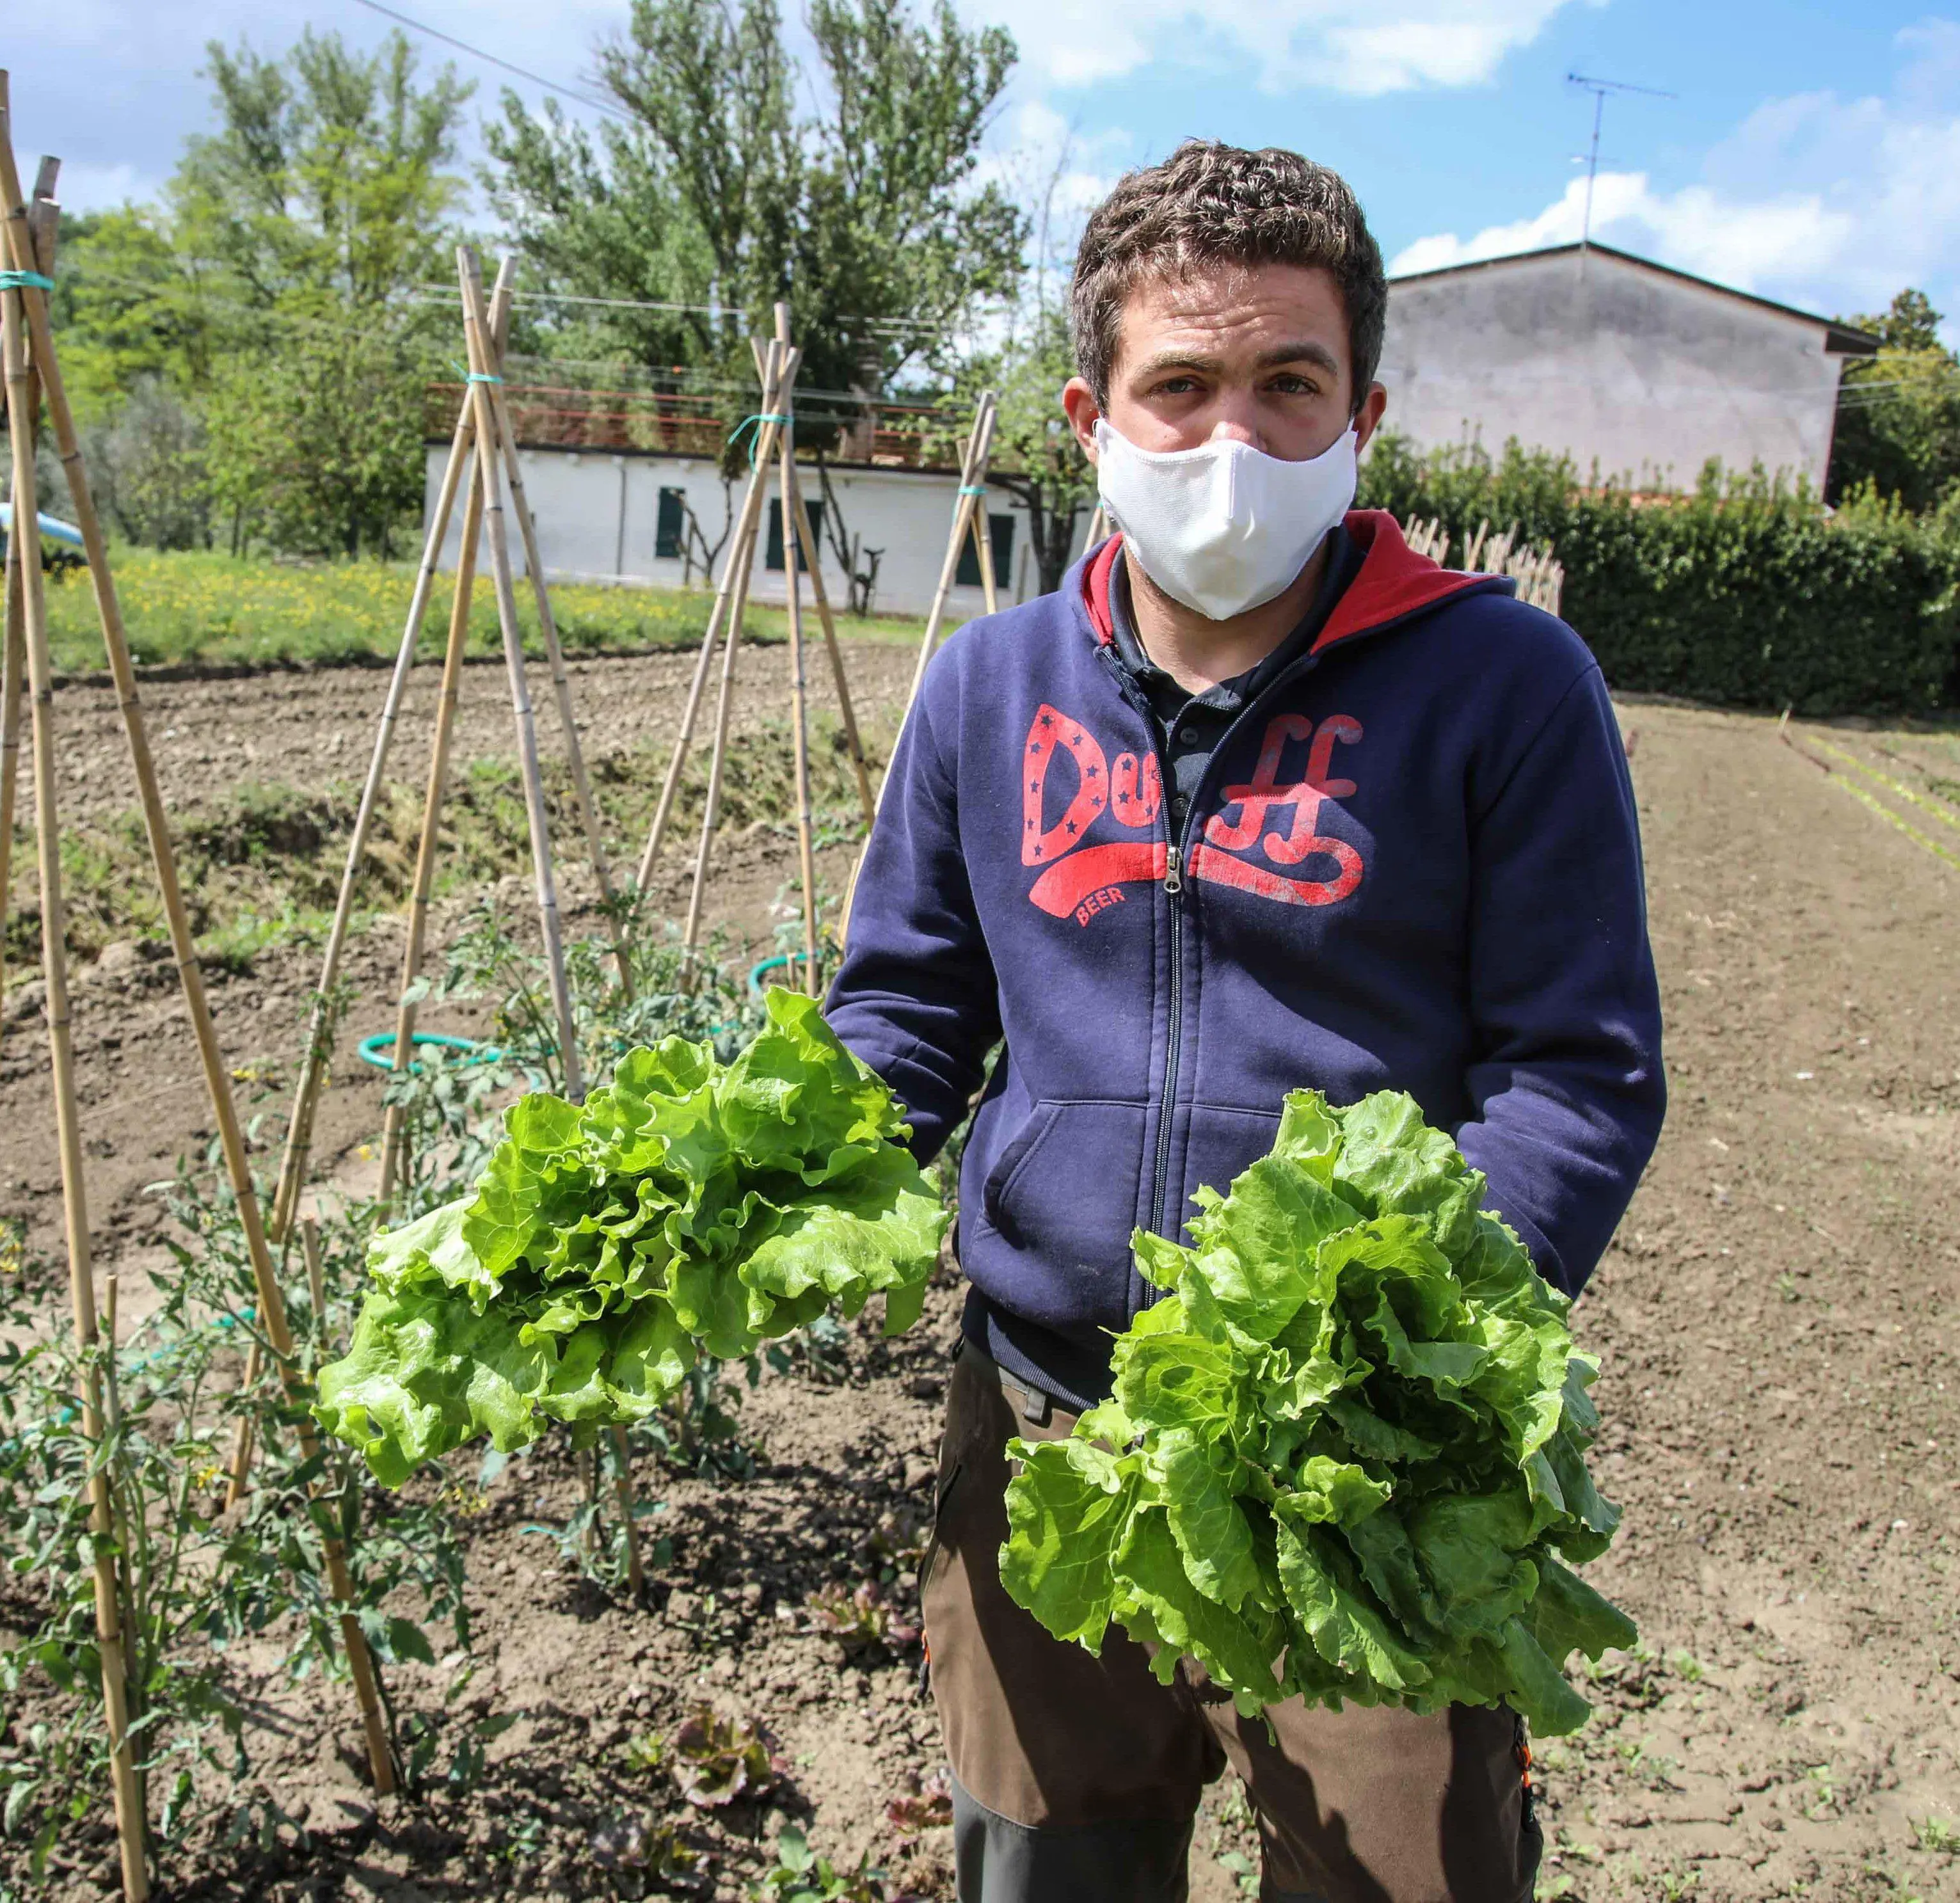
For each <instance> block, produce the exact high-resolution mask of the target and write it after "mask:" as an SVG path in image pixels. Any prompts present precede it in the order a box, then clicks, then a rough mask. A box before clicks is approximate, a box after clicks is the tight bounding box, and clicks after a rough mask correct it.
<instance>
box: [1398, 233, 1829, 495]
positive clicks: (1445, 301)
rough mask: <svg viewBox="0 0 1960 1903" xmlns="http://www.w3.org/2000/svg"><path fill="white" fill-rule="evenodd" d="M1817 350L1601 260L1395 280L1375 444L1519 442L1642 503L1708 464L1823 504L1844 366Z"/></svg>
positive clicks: (1766, 323)
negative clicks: (1558, 455)
mask: <svg viewBox="0 0 1960 1903" xmlns="http://www.w3.org/2000/svg"><path fill="white" fill-rule="evenodd" d="M1825 336H1826V331H1825V326H1824V325H1823V324H1822V323H1821V322H1818V321H1816V320H1806V319H1804V318H1802V317H1796V316H1784V315H1783V314H1782V313H1779V312H1777V311H1774V310H1765V309H1764V308H1762V307H1761V306H1760V305H1756V304H1748V303H1746V302H1745V301H1742V300H1741V299H1740V298H1734V297H1731V296H1728V295H1726V294H1723V292H1721V291H1717V290H1713V289H1704V288H1701V287H1699V286H1698V285H1692V284H1684V283H1682V282H1680V281H1679V280H1678V279H1675V278H1669V277H1666V276H1664V275H1662V274H1660V273H1659V272H1653V271H1649V270H1644V269H1642V268H1641V267H1640V266H1638V265H1637V264H1633V263H1627V262H1625V261H1624V260H1622V259H1618V258H1615V257H1613V256H1611V255H1609V254H1605V253H1600V252H1599V251H1597V250H1587V251H1583V252H1580V251H1577V250H1575V251H1573V252H1570V253H1563V254H1561V255H1559V256H1554V257H1548V258H1529V257H1526V258H1519V259H1499V260H1497V261H1495V262H1494V263H1491V264H1488V265H1483V266H1476V267H1475V268H1472V269H1464V270H1461V271H1452V272H1440V273H1437V274H1435V275H1430V276H1425V277H1416V278H1403V279H1401V280H1399V281H1398V282H1395V283H1392V284H1391V285H1389V316H1388V333H1387V337H1386V342H1385V344H1384V346H1383V353H1382V368H1381V373H1380V374H1381V380H1382V382H1383V383H1384V384H1385V385H1386V387H1387V389H1388V392H1389V408H1388V414H1387V415H1386V418H1384V422H1383V427H1384V428H1388V429H1392V430H1395V431H1399V432H1401V433H1402V434H1404V435H1406V436H1408V437H1411V438H1414V441H1416V442H1417V443H1418V444H1421V446H1423V447H1425V448H1433V447H1437V446H1439V445H1441V444H1449V443H1455V442H1459V441H1464V440H1465V439H1471V438H1474V439H1481V441H1482V442H1483V444H1484V446H1485V447H1487V448H1488V449H1490V450H1493V451H1496V450H1501V449H1502V448H1503V445H1504V444H1505V442H1506V441H1507V440H1508V439H1509V438H1512V437H1516V438H1517V439H1518V441H1519V442H1520V443H1522V444H1524V445H1525V447H1527V448H1535V449H1550V450H1562V451H1564V453H1567V455H1569V456H1570V457H1571V458H1572V460H1573V462H1574V463H1576V464H1577V466H1578V468H1579V470H1580V474H1581V476H1585V475H1586V474H1587V473H1589V472H1590V471H1591V470H1592V469H1593V468H1594V466H1597V467H1598V469H1599V473H1600V474H1601V475H1602V476H1605V477H1613V476H1631V477H1632V478H1633V479H1634V480H1635V481H1636V482H1638V483H1639V484H1640V486H1642V487H1643V488H1691V487H1693V485H1694V482H1695V480H1696V479H1697V478H1698V476H1699V475H1700V474H1701V469H1702V466H1703V465H1704V463H1706V462H1707V460H1708V459H1709V458H1710V457H1719V458H1720V460H1721V461H1722V463H1723V466H1725V467H1726V468H1727V469H1733V470H1741V471H1746V470H1748V469H1749V468H1750V467H1751V466H1752V465H1753V464H1755V463H1761V465H1762V466H1763V467H1764V469H1767V470H1769V471H1771V472H1772V473H1776V472H1781V473H1783V474H1784V475H1786V476H1789V477H1791V478H1795V477H1797V476H1803V477H1806V478H1807V479H1809V482H1810V484H1811V485H1812V488H1816V489H1820V490H1821V489H1822V487H1823V485H1824V476H1825V465H1826V464H1827V463H1828V460H1829V458H1830V453H1831V424H1832V419H1833V417H1834V414H1835V412H1836V406H1837V399H1838V371H1839V368H1840V366H1841V361H1842V360H1841V358H1838V357H1834V356H1829V355H1826V354H1825V349H1824V344H1825Z"/></svg>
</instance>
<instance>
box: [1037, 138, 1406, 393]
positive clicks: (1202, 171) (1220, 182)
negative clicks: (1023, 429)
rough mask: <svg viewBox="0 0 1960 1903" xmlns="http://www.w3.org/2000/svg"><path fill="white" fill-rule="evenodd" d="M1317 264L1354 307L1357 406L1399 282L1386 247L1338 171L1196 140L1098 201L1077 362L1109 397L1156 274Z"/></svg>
mask: <svg viewBox="0 0 1960 1903" xmlns="http://www.w3.org/2000/svg"><path fill="white" fill-rule="evenodd" d="M1262 264H1293V265H1302V266H1308V267H1314V266H1318V267H1319V268H1320V269H1323V270H1325V271H1327V272H1329V273H1331V274H1332V277H1333V278H1334V282H1335V284H1336V285H1338V286H1339V287H1340V291H1341V301H1342V302H1343V303H1344V304H1345V306H1346V307H1347V311H1348V354H1349V358H1350V360H1351V370H1352V372H1353V377H1354V381H1353V386H1352V389H1351V400H1352V403H1353V405H1354V407H1355V408H1357V409H1358V408H1359V407H1360V402H1361V399H1362V398H1363V396H1365V395H1366V394H1367V389H1368V386H1369V384H1370V383H1372V382H1373V380H1374V376H1375V370H1376V365H1377V364H1379V363H1380V361H1381V358H1382V329H1383V324H1384V323H1386V320H1387V317H1388V308H1389V283H1388V277H1387V274H1386V272H1384V271H1383V269H1382V252H1381V247H1379V245H1377V244H1376V242H1375V240H1374V238H1373V236H1372V235H1371V234H1370V232H1369V230H1368V221H1367V219H1366V218H1363V216H1362V215H1361V207H1360V204H1359V203H1358V202H1357V200H1356V199H1355V196H1354V193H1353V192H1352V191H1351V190H1350V189H1348V183H1347V181H1346V180H1344V179H1343V178H1342V177H1341V175H1340V174H1339V173H1338V172H1331V171H1329V170H1328V169H1327V167H1325V166H1324V165H1316V164H1314V163H1313V161H1312V160H1311V159H1305V158H1301V157H1300V154H1298V153H1297V152H1289V151H1284V149H1282V148H1280V147H1278V146H1268V147H1267V148H1266V149H1265V151H1258V152H1249V151H1246V150H1245V149H1244V148H1243V147H1240V146H1237V145H1222V144H1220V142H1217V141H1216V140H1214V139H1198V138H1192V139H1187V140H1185V142H1184V143H1183V144H1182V145H1180V146H1179V148H1177V150H1176V151H1174V152H1173V153H1172V154H1171V155H1170V157H1169V158H1167V159H1166V160H1165V161H1163V164H1160V165H1150V166H1146V167H1144V169H1143V170H1141V171H1135V172H1131V173H1127V174H1126V175H1125V177H1123V178H1122V179H1120V180H1118V182H1117V184H1116V188H1115V190H1114V191H1112V193H1110V194H1109V196H1108V197H1107V198H1106V199H1104V200H1103V202H1102V203H1101V204H1100V205H1098V206H1097V207H1096V210H1095V212H1094V213H1093V215H1091V216H1090V220H1089V223H1088V225H1087V228H1085V229H1084V231H1083V234H1082V243H1081V244H1080V247H1078V249H1077V252H1076V254H1075V276H1074V282H1073V284H1072V285H1071V288H1070V292H1069V314H1070V324H1071V329H1072V330H1073V333H1074V340H1075V361H1076V364H1077V367H1078V368H1080V371H1081V372H1082V375H1083V379H1084V380H1085V381H1086V382H1087V383H1088V385H1089V387H1090V389H1091V390H1093V391H1094V392H1095V393H1096V402H1097V403H1108V401H1109V373H1110V371H1111V369H1112V368H1113V366H1114V364H1115V360H1116V345H1117V341H1118V334H1119V333H1120V330H1121V328H1122V320H1123V307H1124V305H1125V303H1127V302H1128V299H1129V295H1130V293H1131V291H1133V290H1134V289H1135V288H1136V287H1137V286H1138V285H1139V284H1141V283H1143V282H1146V281H1147V280H1148V279H1150V278H1170V279H1173V280H1174V279H1176V278H1183V277H1186V276H1188V275H1191V274H1192V273H1193V272H1198V271H1201V270H1204V269H1206V268H1207V267H1208V266H1216V265H1239V266H1258V265H1262Z"/></svg>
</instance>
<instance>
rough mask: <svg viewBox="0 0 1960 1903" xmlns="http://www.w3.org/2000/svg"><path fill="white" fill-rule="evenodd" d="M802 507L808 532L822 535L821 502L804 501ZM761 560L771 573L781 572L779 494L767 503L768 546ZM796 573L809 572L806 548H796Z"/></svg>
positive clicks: (781, 542)
mask: <svg viewBox="0 0 1960 1903" xmlns="http://www.w3.org/2000/svg"><path fill="white" fill-rule="evenodd" d="M803 508H805V509H806V510H807V511H809V514H810V533H811V534H812V535H815V536H820V535H822V534H823V504H822V503H821V502H810V501H806V502H805V503H804V504H803ZM762 560H763V563H764V565H765V567H767V568H768V569H770V570H771V571H772V572H773V573H775V574H781V573H782V571H783V504H782V498H781V497H780V496H776V497H774V498H772V499H771V501H770V503H769V538H768V546H767V548H766V549H765V550H764V551H763V555H762ZM809 573H810V551H809V550H808V549H797V574H806V575H807V574H809Z"/></svg>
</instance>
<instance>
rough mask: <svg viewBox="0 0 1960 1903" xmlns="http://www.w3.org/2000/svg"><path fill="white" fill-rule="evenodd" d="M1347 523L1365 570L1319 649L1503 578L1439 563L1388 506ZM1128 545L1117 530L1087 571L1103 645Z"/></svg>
mask: <svg viewBox="0 0 1960 1903" xmlns="http://www.w3.org/2000/svg"><path fill="white" fill-rule="evenodd" d="M1343 526H1344V527H1345V528H1346V529H1347V531H1348V533H1349V534H1350V535H1351V536H1353V537H1354V541H1355V544H1356V546H1357V547H1358V548H1360V550H1361V552H1362V555H1361V570H1360V574H1357V575H1356V576H1355V578H1354V581H1352V582H1351V584H1349V585H1348V590H1347V592H1346V593H1344V594H1343V595H1342V596H1341V599H1340V600H1338V601H1337V602H1336V603H1335V604H1334V612H1333V613H1332V614H1331V615H1329V616H1328V618H1327V625H1326V626H1325V627H1324V628H1322V629H1321V631H1320V634H1319V638H1317V639H1316V641H1315V642H1314V644H1313V652H1314V653H1315V654H1319V652H1320V651H1322V649H1323V648H1331V647H1332V646H1333V645H1334V644H1335V642H1337V641H1351V640H1352V639H1354V637H1355V636H1357V635H1366V634H1370V633H1372V632H1373V631H1374V630H1375V629H1376V628H1384V627H1386V626H1388V625H1389V624H1390V623H1391V622H1397V621H1400V620H1402V619H1403V618H1404V617H1405V616H1408V615H1412V614H1414V613H1417V612H1418V610H1420V609H1424V608H1430V607H1433V606H1435V605H1436V603H1438V602H1440V601H1447V600H1449V598H1450V597H1452V596H1453V595H1460V594H1465V593H1469V592H1471V591H1472V590H1476V589H1483V588H1487V587H1490V586H1491V584H1492V583H1494V582H1496V581H1499V580H1500V578H1499V577H1497V576H1495V575H1487V574H1464V573H1462V572H1461V571H1459V570H1456V569H1454V568H1439V567H1437V565H1436V563H1435V562H1432V561H1431V560H1430V558H1429V557H1428V556H1427V555H1418V554H1417V553H1416V552H1415V551H1414V549H1411V547H1410V546H1409V545H1408V543H1407V542H1405V540H1403V539H1402V525H1401V524H1400V523H1398V522H1397V521H1396V520H1395V517H1393V516H1392V515H1391V514H1389V512H1388V511H1387V510H1386V509H1351V510H1349V511H1348V514H1347V517H1346V518H1345V520H1344V524H1343ZM1122 547H1123V538H1122V535H1121V534H1120V533H1119V534H1116V535H1112V536H1111V537H1110V538H1109V540H1108V541H1107V542H1106V543H1103V546H1102V547H1101V548H1099V549H1097V550H1096V553H1095V555H1093V557H1091V558H1090V561H1089V562H1087V565H1085V566H1084V567H1083V571H1082V599H1083V606H1085V607H1086V608H1087V609H1088V611H1089V625H1090V627H1091V628H1093V629H1094V631H1095V634H1096V641H1097V642H1098V644H1099V645H1101V646H1103V647H1105V648H1106V647H1108V646H1109V644H1110V643H1111V642H1112V641H1113V640H1115V619H1114V618H1113V616H1112V614H1111V612H1110V607H1109V584H1110V579H1111V577H1112V575H1113V574H1114V573H1115V567H1116V558H1117V556H1118V555H1119V554H1121V553H1122Z"/></svg>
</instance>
